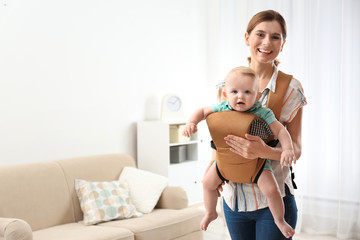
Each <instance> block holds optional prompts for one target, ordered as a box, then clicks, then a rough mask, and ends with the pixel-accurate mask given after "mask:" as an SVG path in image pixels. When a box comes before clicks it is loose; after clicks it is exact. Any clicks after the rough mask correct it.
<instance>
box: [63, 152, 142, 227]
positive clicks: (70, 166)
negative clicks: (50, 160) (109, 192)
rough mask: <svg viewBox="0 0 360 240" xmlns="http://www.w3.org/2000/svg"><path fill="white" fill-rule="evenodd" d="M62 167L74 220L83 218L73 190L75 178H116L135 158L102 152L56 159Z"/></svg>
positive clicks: (108, 179) (101, 179) (91, 179)
mask: <svg viewBox="0 0 360 240" xmlns="http://www.w3.org/2000/svg"><path fill="white" fill-rule="evenodd" d="M56 162H57V163H58V164H59V165H60V166H61V167H62V169H63V171H64V174H65V176H66V180H67V184H68V187H69V192H70V196H71V198H72V203H73V206H74V212H75V222H78V221H81V220H82V219H83V213H82V211H81V208H80V203H79V199H78V197H77V196H76V192H75V179H76V178H77V179H84V180H87V181H114V180H118V179H119V176H120V173H121V171H122V169H123V168H124V167H125V166H134V167H135V160H134V159H133V158H132V157H131V156H130V155H127V154H104V155H96V156H89V157H80V158H72V159H63V160H58V161H56Z"/></svg>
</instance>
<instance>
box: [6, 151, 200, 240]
mask: <svg viewBox="0 0 360 240" xmlns="http://www.w3.org/2000/svg"><path fill="white" fill-rule="evenodd" d="M125 166H133V167H135V161H134V159H133V158H132V157H130V156H129V155H125V154H109V155H101V156H90V157H83V158H74V159H65V160H59V161H52V162H41V163H33V164H24V165H14V166H0V240H30V239H34V240H60V239H61V240H72V239H74V240H75V239H76V240H103V239H104V240H120V239H122V240H131V239H136V240H140V239H141V240H145V239H148V240H161V239H179V240H186V239H194V240H199V239H202V232H201V230H200V228H199V223H200V220H201V218H202V216H203V214H204V213H203V211H202V210H200V209H198V208H195V207H188V202H187V196H186V193H185V192H184V190H182V189H181V188H180V187H172V186H167V187H166V188H165V190H164V191H163V193H162V195H161V197H160V199H159V202H158V203H157V205H156V207H155V209H154V210H153V211H152V212H151V213H149V214H145V215H144V216H143V217H139V218H130V219H124V220H114V221H110V222H105V223H99V224H97V225H91V226H86V225H84V224H83V223H82V222H81V220H82V219H83V213H82V211H81V208H80V204H79V200H78V197H77V195H76V191H75V186H74V180H75V179H84V180H88V181H113V180H118V178H119V175H120V173H121V171H122V169H123V168H124V167H125Z"/></svg>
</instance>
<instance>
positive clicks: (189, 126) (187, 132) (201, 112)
mask: <svg viewBox="0 0 360 240" xmlns="http://www.w3.org/2000/svg"><path fill="white" fill-rule="evenodd" d="M213 112H214V110H213V109H212V107H203V108H199V109H198V110H196V111H195V112H194V113H193V114H192V115H191V117H190V119H189V121H188V122H187V123H186V126H185V128H184V130H183V135H184V136H186V137H190V136H191V134H192V133H196V131H197V127H196V125H197V124H198V123H199V122H201V121H202V120H204V119H205V118H206V117H207V116H208V115H209V114H211V113H213Z"/></svg>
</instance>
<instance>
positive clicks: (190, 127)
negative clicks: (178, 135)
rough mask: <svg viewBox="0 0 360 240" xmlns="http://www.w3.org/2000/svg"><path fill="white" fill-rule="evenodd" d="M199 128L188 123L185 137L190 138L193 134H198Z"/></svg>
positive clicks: (185, 128)
mask: <svg viewBox="0 0 360 240" xmlns="http://www.w3.org/2000/svg"><path fill="white" fill-rule="evenodd" d="M196 131H197V127H196V124H195V123H187V124H186V125H185V127H184V130H183V135H184V136H185V137H190V136H191V134H192V133H196Z"/></svg>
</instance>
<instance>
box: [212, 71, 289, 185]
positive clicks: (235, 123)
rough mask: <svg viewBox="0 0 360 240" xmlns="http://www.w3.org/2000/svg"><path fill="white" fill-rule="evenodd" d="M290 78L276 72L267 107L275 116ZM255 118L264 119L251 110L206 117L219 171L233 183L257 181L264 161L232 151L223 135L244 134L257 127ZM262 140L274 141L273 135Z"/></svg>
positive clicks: (277, 113) (279, 110) (278, 112)
mask: <svg viewBox="0 0 360 240" xmlns="http://www.w3.org/2000/svg"><path fill="white" fill-rule="evenodd" d="M292 78H293V77H292V76H291V75H288V74H285V73H283V72H281V71H279V72H278V77H277V81H276V91H275V93H273V92H272V91H270V92H269V95H268V101H267V105H266V107H267V108H270V109H271V110H272V111H273V113H274V115H275V117H276V119H280V114H281V110H282V106H283V105H282V104H283V101H284V97H285V94H286V90H287V88H288V86H289V83H290V81H291V79H292ZM256 121H263V120H262V119H260V118H258V117H256V116H255V115H254V114H252V113H247V112H238V111H224V112H216V113H213V114H210V115H209V116H208V117H207V118H206V122H207V125H208V128H209V131H210V135H211V137H212V140H213V142H214V144H215V146H216V163H217V165H218V169H219V172H220V174H221V175H222V176H223V177H224V178H225V179H227V180H230V181H232V182H236V183H252V182H256V181H257V177H258V176H259V174H260V173H261V171H262V169H263V166H264V164H265V159H260V158H259V159H257V160H256V159H247V158H243V157H241V156H240V155H238V154H236V153H234V152H232V151H231V150H230V147H229V145H227V144H226V142H225V140H224V137H226V136H227V135H235V136H239V137H245V133H249V130H250V127H253V126H256V124H255V122H256ZM263 122H264V121H263ZM253 130H254V129H253ZM253 132H254V131H252V133H253ZM255 132H256V130H255ZM255 135H257V134H255ZM263 140H264V141H265V143H268V142H269V141H271V140H273V136H272V137H267V138H266V139H263Z"/></svg>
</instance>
